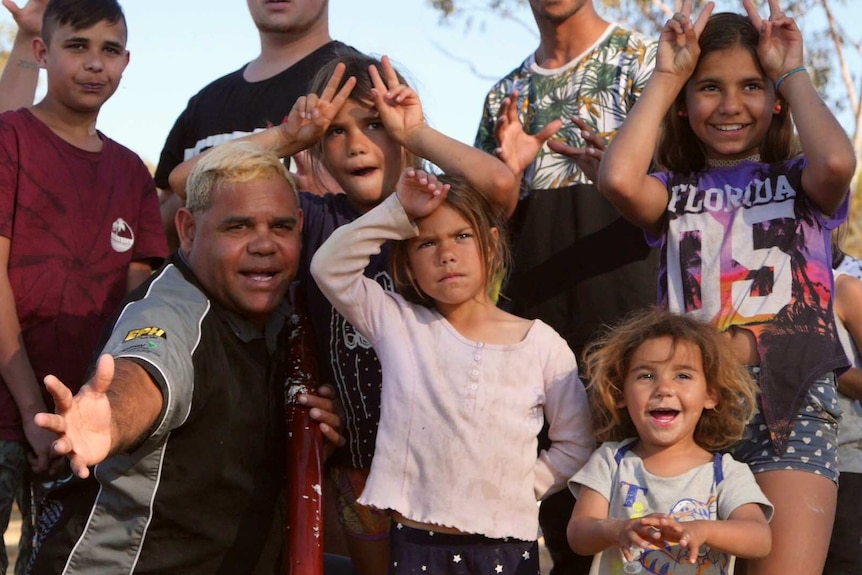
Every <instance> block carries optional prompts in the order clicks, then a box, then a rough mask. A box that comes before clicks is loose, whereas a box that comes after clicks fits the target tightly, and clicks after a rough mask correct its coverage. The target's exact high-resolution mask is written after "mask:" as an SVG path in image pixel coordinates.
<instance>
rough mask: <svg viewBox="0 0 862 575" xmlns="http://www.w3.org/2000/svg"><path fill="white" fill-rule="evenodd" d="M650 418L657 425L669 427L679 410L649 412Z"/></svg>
mask: <svg viewBox="0 0 862 575" xmlns="http://www.w3.org/2000/svg"><path fill="white" fill-rule="evenodd" d="M649 414H650V417H652V418H653V419H654V420H655V421H656V422H657V423H660V424H662V425H669V424H671V423H673V421H674V420H675V419H676V416H677V415H679V410H676V409H653V410H650V412H649Z"/></svg>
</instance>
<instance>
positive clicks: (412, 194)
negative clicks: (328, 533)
mask: <svg viewBox="0 0 862 575" xmlns="http://www.w3.org/2000/svg"><path fill="white" fill-rule="evenodd" d="M503 217H504V216H503V214H498V213H497V212H495V211H494V210H493V209H492V208H491V206H490V204H488V202H487V201H486V200H485V199H484V198H483V197H482V196H481V195H480V194H479V193H478V192H476V191H475V190H473V189H472V188H470V187H469V186H467V185H466V184H465V183H464V182H463V181H460V180H456V179H453V178H447V177H446V176H440V178H439V180H438V179H437V178H435V177H434V176H432V175H429V174H426V173H425V172H422V171H419V170H413V169H408V170H406V171H405V173H404V175H403V176H402V178H401V181H400V182H399V185H398V189H397V193H396V194H395V195H393V196H391V197H390V198H388V199H387V200H386V201H384V202H383V203H382V204H381V205H380V206H379V207H377V208H375V209H373V210H372V211H370V212H369V213H367V214H365V215H364V216H362V217H361V218H359V219H358V220H356V221H354V222H353V223H351V224H349V225H346V226H343V227H341V228H339V229H338V230H336V231H335V232H334V233H333V234H332V236H331V237H330V238H329V240H327V242H326V243H325V244H324V245H323V246H322V247H321V248H320V249H319V250H318V252H317V254H316V255H315V257H314V260H313V261H312V264H311V272H312V274H313V275H314V278H315V279H316V280H317V283H318V285H319V286H320V289H321V290H322V291H323V293H324V294H326V296H327V297H328V298H329V299H330V301H331V302H332V304H333V306H334V307H335V308H336V309H337V310H338V311H339V312H340V313H341V314H342V315H344V317H346V318H347V319H348V320H350V322H351V323H352V324H353V325H354V326H355V327H356V329H357V330H358V331H359V332H361V333H362V335H364V336H365V337H366V338H367V339H368V340H369V341H370V342H371V343H372V344H373V345H374V348H375V351H376V352H377V355H378V357H379V358H380V362H381V365H382V366H383V394H382V409H381V417H380V428H379V431H378V435H377V445H376V451H375V456H374V460H373V462H372V466H371V474H370V476H369V478H368V482H367V484H366V486H365V490H364V491H363V493H362V497H361V498H360V501H361V502H362V503H365V504H367V505H372V506H374V507H378V508H382V509H391V510H392V511H393V513H394V518H395V519H396V524H395V525H394V527H393V533H392V557H391V562H392V563H391V567H390V573H392V574H401V573H414V572H416V573H422V572H426V573H453V574H454V573H480V572H488V573H495V572H496V573H501V572H502V573H508V574H512V573H530V574H531V575H534V574H536V573H538V546H537V544H536V537H537V532H538V512H537V507H536V499H537V498H543V497H545V496H547V495H549V494H551V493H553V492H554V491H557V490H559V489H561V488H562V487H564V486H565V482H566V480H567V479H568V478H569V477H570V476H571V475H572V474H574V472H575V471H577V470H578V469H579V468H580V467H581V465H583V463H584V462H585V461H586V459H587V458H588V457H589V455H590V453H591V452H592V450H593V441H592V437H591V433H590V420H589V411H588V408H587V399H586V394H585V392H584V389H583V385H582V384H581V381H580V380H579V378H578V370H577V364H576V362H575V357H574V355H573V354H572V352H571V350H570V349H569V348H568V346H567V345H566V342H565V341H564V340H563V339H562V338H561V337H560V336H559V335H558V334H557V333H556V332H555V331H554V330H553V329H551V328H550V327H549V326H547V325H546V324H544V323H542V322H541V321H528V320H525V319H523V318H520V317H516V316H513V315H511V314H509V313H506V312H505V311H503V310H501V309H499V308H497V307H496V306H495V304H494V302H493V299H492V296H491V294H492V293H493V290H494V286H495V285H496V284H497V280H499V279H500V277H501V276H502V273H503V271H504V268H505V262H506V260H507V255H508V249H507V243H506V240H505V238H504V235H503V228H502V222H503V219H502V218H503ZM386 240H396V241H395V242H394V245H393V246H392V268H393V276H394V279H395V283H396V286H397V289H398V291H399V293H397V294H396V293H392V292H388V291H384V290H383V289H382V288H381V287H380V286H379V285H378V284H377V283H375V282H374V281H373V280H370V279H368V278H366V277H365V276H364V275H363V270H364V268H365V266H366V265H367V264H368V261H369V258H370V257H371V256H373V255H374V254H376V253H378V252H379V250H380V247H381V245H382V244H383V243H384V242H385V241H386ZM545 419H547V420H548V422H549V425H550V438H551V441H552V444H551V447H550V448H549V449H548V450H546V451H542V452H541V453H540V455H539V457H538V458H537V457H536V452H537V439H536V436H537V434H538V433H539V431H540V430H541V428H542V424H543V422H544V420H545Z"/></svg>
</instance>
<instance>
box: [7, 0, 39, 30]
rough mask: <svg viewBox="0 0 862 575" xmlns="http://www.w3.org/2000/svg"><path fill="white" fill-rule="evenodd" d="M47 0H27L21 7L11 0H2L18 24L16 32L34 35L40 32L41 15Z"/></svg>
mask: <svg viewBox="0 0 862 575" xmlns="http://www.w3.org/2000/svg"><path fill="white" fill-rule="evenodd" d="M47 5H48V0H29V1H28V2H27V3H26V4H25V5H24V7H23V8H21V7H19V6H18V5H17V4H16V3H15V2H13V1H12V0H3V7H4V8H6V10H8V11H9V14H11V15H12V19H13V20H15V24H17V25H18V33H19V34H25V35H26V36H29V37H31V38H32V37H36V36H39V35H40V34H41V33H42V16H43V15H44V14H45V7H46V6H47Z"/></svg>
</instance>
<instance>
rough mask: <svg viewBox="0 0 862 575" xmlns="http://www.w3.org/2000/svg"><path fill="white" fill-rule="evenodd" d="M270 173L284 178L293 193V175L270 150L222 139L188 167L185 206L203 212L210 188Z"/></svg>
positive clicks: (209, 197) (265, 177)
mask: <svg viewBox="0 0 862 575" xmlns="http://www.w3.org/2000/svg"><path fill="white" fill-rule="evenodd" d="M273 176H278V177H282V178H284V179H285V180H287V183H288V184H289V185H290V189H292V190H293V193H294V194H296V184H295V183H294V181H293V178H292V177H291V175H290V174H289V173H288V171H287V169H286V168H285V167H284V164H283V163H282V161H281V160H280V159H279V157H278V156H276V155H275V154H274V153H272V152H271V151H269V150H266V149H264V148H261V147H259V146H256V145H255V144H252V143H250V142H242V141H235V142H226V143H224V144H222V145H220V146H216V147H215V148H213V149H211V150H210V151H209V152H207V153H206V154H204V155H203V156H201V159H200V160H199V161H198V163H197V165H195V167H194V168H193V169H192V172H191V173H190V174H189V178H188V183H187V185H186V207H187V208H188V209H189V211H191V212H193V213H197V212H203V211H205V210H206V209H207V208H209V207H210V201H211V197H212V190H213V189H215V187H216V186H231V185H234V184H241V183H245V182H251V181H255V180H262V179H267V178H271V177H273ZM298 198H299V197H298V196H297V201H298Z"/></svg>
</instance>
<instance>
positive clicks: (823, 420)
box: [731, 372, 841, 483]
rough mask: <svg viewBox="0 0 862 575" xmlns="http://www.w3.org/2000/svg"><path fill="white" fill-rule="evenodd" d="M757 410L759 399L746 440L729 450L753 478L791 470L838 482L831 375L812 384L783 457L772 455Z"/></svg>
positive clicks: (835, 396)
mask: <svg viewBox="0 0 862 575" xmlns="http://www.w3.org/2000/svg"><path fill="white" fill-rule="evenodd" d="M759 407H760V399H758V409H757V411H756V412H755V414H754V417H753V418H752V420H751V421H750V422H749V424H748V426H747V427H746V429H745V436H744V437H743V439H742V440H741V441H740V442H739V443H737V444H736V445H735V446H734V447H733V448H732V450H731V453H732V454H733V457H734V458H735V459H737V460H738V461H742V462H744V463H747V464H748V466H749V467H750V468H751V471H752V472H753V473H755V474H757V473H762V472H764V471H778V470H782V469H792V470H796V471H807V472H809V473H816V474H817V475H822V476H824V477H827V478H829V479H831V480H832V481H834V482H836V483H837V482H838V422H839V421H840V419H841V408H840V407H839V405H838V391H837V389H836V386H835V374H834V373H832V372H829V373H828V374H826V375H824V376H822V377H820V378H819V379H818V380H817V381H815V382H814V383H813V384H811V387H810V388H809V389H808V394H807V396H806V398H805V401H804V402H803V404H802V409H801V410H800V411H799V413H798V414H797V416H796V423H795V425H794V427H793V431H792V432H791V433H790V439H789V440H788V442H787V449H786V450H785V452H784V454H782V455H779V454H778V453H777V452H776V451H775V447H774V445H773V444H772V441H771V439H770V437H769V430H768V429H767V428H766V420H765V418H764V417H763V414H762V413H761V412H760V409H759Z"/></svg>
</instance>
